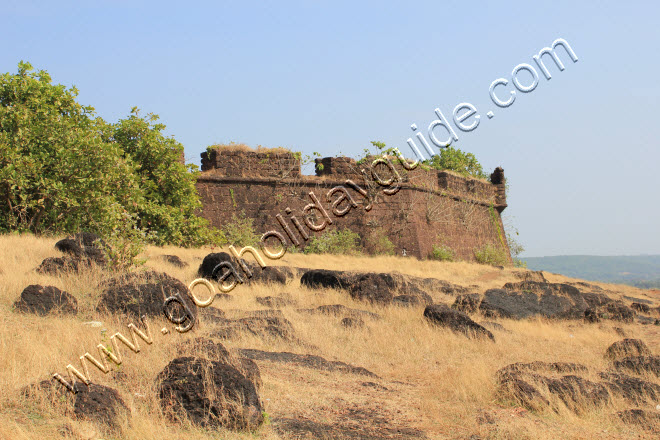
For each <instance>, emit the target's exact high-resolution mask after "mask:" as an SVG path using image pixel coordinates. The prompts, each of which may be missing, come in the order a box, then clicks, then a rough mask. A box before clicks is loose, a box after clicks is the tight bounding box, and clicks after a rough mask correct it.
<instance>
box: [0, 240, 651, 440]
mask: <svg viewBox="0 0 660 440" xmlns="http://www.w3.org/2000/svg"><path fill="white" fill-rule="evenodd" d="M54 242H55V239H52V238H51V239H46V238H35V237H33V236H29V235H28V236H13V235H12V236H0V280H1V282H0V312H2V313H3V315H4V316H5V319H4V320H3V323H2V324H0V353H2V356H1V357H0V389H2V390H3V392H2V394H1V395H0V438H2V439H5V438H7V439H42V438H62V435H61V434H60V433H59V432H60V430H61V429H62V427H63V426H65V425H68V426H70V428H71V432H73V434H72V435H71V436H70V437H69V438H106V439H107V438H127V439H163V438H186V439H211V438H231V439H242V438H245V439H247V438H263V439H276V438H286V437H281V436H279V435H278V434H277V432H276V431H275V429H274V428H273V425H267V426H263V427H262V428H260V429H259V430H258V431H257V432H255V433H230V432H223V433H219V434H218V433H217V432H213V431H206V430H203V429H200V428H196V427H194V426H190V425H185V424H183V425H177V424H174V423H171V422H169V421H168V420H167V419H166V418H164V417H163V416H162V414H161V411H160V408H159V405H158V401H157V399H156V397H155V385H154V378H155V377H156V375H157V374H158V372H159V371H161V370H162V369H163V367H164V366H165V365H166V364H167V363H168V362H169V361H170V360H171V359H172V358H174V357H176V354H177V350H178V346H179V344H180V343H181V342H182V341H185V340H186V339H188V338H193V337H198V336H203V335H208V334H209V333H210V332H211V330H212V329H211V327H210V325H208V324H205V322H204V321H202V323H201V324H200V325H199V326H197V327H196V329H195V330H194V331H191V332H189V333H187V334H183V335H181V334H178V333H176V332H171V333H170V334H168V335H162V334H161V333H160V331H159V329H161V328H162V327H164V326H168V327H171V324H168V323H166V322H165V321H164V320H159V319H153V320H150V321H149V326H150V329H151V333H152V335H153V337H154V343H153V344H152V345H146V344H143V343H141V346H143V348H142V351H141V352H140V353H138V354H135V353H132V352H130V351H127V354H126V355H125V361H124V363H123V364H122V366H121V368H120V369H119V370H120V372H121V374H116V373H114V372H111V373H109V374H107V375H104V374H102V373H101V372H100V371H97V370H95V369H94V368H90V373H91V375H92V376H93V380H94V381H95V382H98V383H101V384H104V385H108V386H111V387H113V388H116V389H117V390H118V391H119V392H120V393H121V395H122V397H123V398H124V400H125V402H126V403H127V405H128V406H129V407H130V408H131V410H132V412H133V416H132V421H131V423H130V425H126V426H125V427H124V428H123V430H122V431H121V432H120V433H118V432H115V433H105V434H104V433H103V432H102V430H101V428H100V427H98V426H95V425H93V424H91V423H88V422H81V421H75V420H71V419H69V418H68V417H66V416H65V415H64V412H63V408H62V406H61V405H58V404H51V403H50V402H38V401H34V400H28V399H25V398H22V397H20V393H19V389H20V388H21V387H23V386H25V385H27V384H30V383H33V382H36V381H39V380H42V379H46V378H48V377H49V375H50V374H52V373H53V372H60V373H64V372H65V369H64V367H65V366H66V365H67V364H68V363H74V364H76V363H77V362H78V358H79V356H81V355H82V354H83V353H84V352H85V351H90V350H91V349H92V348H93V347H95V346H96V344H98V343H99V342H100V341H101V340H102V334H101V328H94V327H91V326H89V325H85V324H84V323H85V322H87V321H91V320H98V321H102V323H103V327H102V328H106V329H107V330H108V332H107V333H108V334H111V333H112V332H114V331H117V330H121V329H126V324H127V323H128V322H127V321H126V320H125V319H124V318H123V317H121V316H99V315H98V314H97V313H96V312H95V310H94V309H95V306H96V303H97V301H98V297H99V294H100V292H99V291H98V290H97V289H96V286H97V284H98V282H99V281H100V280H101V279H102V277H103V274H102V273H101V272H100V271H91V272H88V273H85V274H81V275H70V276H62V277H51V276H45V275H39V274H37V273H36V272H34V268H35V267H36V266H37V265H38V264H39V263H40V262H41V260H42V259H43V258H46V257H48V256H55V255H57V251H56V250H55V249H54V248H53V244H54ZM210 251H211V249H208V248H207V249H180V248H174V247H164V248H156V247H150V248H148V250H147V255H146V256H147V257H148V258H149V261H148V262H147V264H146V266H147V267H148V268H153V269H155V270H159V271H164V272H167V273H168V274H170V275H172V276H174V277H176V278H178V279H180V280H182V281H183V282H184V283H189V282H190V281H192V280H193V279H194V278H196V270H197V267H198V265H199V263H200V262H201V260H202V258H203V257H204V256H205V255H206V254H207V253H208V252H210ZM215 251H217V249H216V250H215ZM165 254H175V255H178V256H179V257H180V258H181V259H182V260H183V261H185V262H187V263H189V266H188V267H187V268H184V269H178V268H175V267H174V266H172V265H170V264H168V263H166V262H164V261H163V260H162V259H161V258H160V256H161V255H165ZM274 263H275V264H290V265H293V266H301V267H314V268H327V269H350V270H362V271H378V272H388V271H391V270H392V269H394V268H396V270H397V271H399V272H402V273H406V274H409V275H415V276H424V277H435V278H439V279H444V280H447V281H450V282H453V283H456V284H460V285H464V286H471V285H475V286H478V287H476V288H475V290H476V291H482V290H485V289H487V288H492V287H501V286H502V285H503V284H504V283H505V282H509V281H517V278H516V277H515V275H514V272H515V271H516V270H518V269H506V270H499V269H494V268H492V267H488V266H482V265H476V264H469V263H462V262H457V263H447V262H437V261H417V260H414V259H404V258H399V257H341V256H332V255H323V256H320V255H303V254H287V255H286V256H285V257H284V258H283V260H279V261H275V262H274ZM547 276H548V278H550V279H551V280H552V281H555V282H557V281H565V280H568V279H567V278H566V277H562V276H558V275H551V274H548V275H547ZM29 284H42V285H54V286H56V287H59V288H61V289H63V290H67V291H68V292H70V293H71V294H73V295H74V296H76V297H77V299H78V305H79V314H78V315H77V316H75V317H59V316H48V317H38V316H34V315H23V314H19V313H15V312H13V311H12V303H13V302H14V301H15V300H16V299H17V297H18V296H19V295H20V292H21V291H22V289H23V288H25V287H26V286H27V285H29ZM593 284H598V285H601V286H602V287H604V288H606V289H608V290H610V291H613V292H615V295H632V296H637V297H651V296H652V295H654V296H655V298H652V299H653V300H655V301H656V302H657V301H658V299H660V298H658V294H652V293H649V291H641V290H639V289H635V288H632V287H625V286H613V285H607V284H602V283H593ZM200 289H201V288H200ZM200 292H201V290H200ZM281 293H287V294H289V295H290V296H291V298H292V299H293V300H295V301H296V303H297V304H296V306H291V307H285V308H284V309H282V311H283V313H284V315H285V316H286V317H287V318H288V319H289V320H290V321H291V322H292V323H293V325H294V327H295V330H296V333H297V335H298V337H299V338H300V339H302V340H303V342H304V344H305V345H304V346H303V345H299V344H297V343H289V342H285V341H282V340H277V339H263V338H258V337H256V336H252V335H247V334H246V335H242V336H241V337H240V338H238V339H233V340H231V341H228V342H227V343H226V344H225V345H226V346H227V347H228V348H256V349H262V350H269V351H291V352H295V353H309V354H316V355H321V356H323V357H325V358H326V359H329V360H340V361H343V362H347V363H350V364H353V365H357V366H361V367H364V368H367V369H368V370H370V371H372V372H374V373H376V374H377V375H379V376H380V379H372V378H368V377H365V376H358V375H353V374H344V373H336V372H335V373H331V372H326V371H320V370H312V369H308V368H303V367H295V366H291V365H286V364H281V363H273V362H259V366H260V368H261V372H262V377H263V382H264V386H263V389H262V391H261V397H262V399H263V401H264V405H265V410H266V412H267V413H268V414H269V416H270V418H271V419H274V420H277V419H282V418H308V419H311V420H315V421H317V422H319V423H328V424H330V425H334V426H346V427H350V426H355V425H356V424H364V423H371V424H375V425H379V423H380V424H381V425H383V426H385V425H391V426H396V427H408V428H415V429H419V430H421V431H423V432H425V433H426V435H427V436H428V437H429V438H456V439H459V438H470V436H471V435H477V436H480V437H481V438H491V439H527V438H530V439H531V438H534V439H536V438H540V439H558V438H562V439H563V438H567V439H584V438H599V439H601V438H609V439H615V438H617V439H618V438H626V439H628V438H630V439H632V438H652V437H651V436H650V434H648V433H646V432H645V431H642V430H638V429H635V428H633V427H630V426H626V425H623V424H622V423H621V422H619V421H618V419H615V418H613V417H612V416H611V415H612V414H613V413H614V412H616V411H619V410H623V409H627V408H629V407H630V405H627V404H625V403H624V402H618V401H615V402H614V403H613V405H612V406H610V407H607V408H604V409H600V410H586V411H585V413H584V414H582V415H580V416H576V415H574V414H573V413H570V412H568V411H560V412H559V413H554V412H551V411H547V412H543V413H538V414H537V413H531V412H527V411H525V410H522V409H520V408H517V407H516V406H515V405H512V404H511V402H508V401H506V400H503V399H501V398H500V397H499V396H498V395H497V393H496V386H495V385H496V384H495V378H494V373H495V371H497V370H498V369H499V368H502V367H503V366H505V365H507V364H510V363H513V362H527V361H535V360H540V361H564V362H578V363H582V364H584V365H586V366H588V367H589V369H590V371H591V374H594V375H595V374H596V373H597V372H598V371H603V370H604V369H606V368H607V364H606V362H605V360H604V359H603V353H604V352H605V349H606V348H607V347H608V346H609V345H610V344H611V343H613V342H615V341H617V340H619V339H621V338H620V337H619V336H617V334H616V333H615V331H614V326H615V324H612V323H609V322H604V323H602V324H595V325H584V324H582V323H580V322H568V321H565V322H552V321H547V320H525V321H513V320H497V322H498V323H500V324H501V325H503V326H504V327H505V328H506V329H508V330H509V331H510V333H503V332H497V333H496V334H495V335H496V338H497V342H496V343H494V344H493V343H491V342H489V341H485V340H472V339H467V338H465V337H463V336H461V335H457V334H454V333H451V332H449V331H446V330H442V329H438V328H434V327H431V326H429V325H428V324H427V323H426V322H425V320H424V319H423V318H422V316H421V312H422V310H421V309H402V308H395V307H386V308H380V307H375V306H370V305H367V304H363V303H356V302H354V301H352V300H351V299H350V298H349V297H348V296H347V295H346V294H344V293H342V292H339V291H334V290H326V291H311V290H308V289H305V288H303V287H301V286H300V285H299V282H298V281H295V282H293V283H292V284H289V285H287V286H267V285H253V286H249V287H247V286H239V287H237V288H236V289H235V290H234V291H233V292H232V294H233V296H234V299H233V300H232V301H221V300H216V301H215V302H214V303H213V305H212V307H219V308H222V309H223V310H225V311H226V313H227V314H228V315H229V316H241V314H242V311H245V310H255V309H262V308H263V307H262V306H260V305H258V304H257V303H256V301H255V297H257V296H268V295H271V296H272V295H278V294H281ZM201 295H202V293H200V294H199V296H201ZM434 300H435V301H437V302H451V301H453V298H452V297H449V296H444V295H439V296H436V297H435V298H434ZM321 304H345V305H347V306H349V307H353V308H360V309H364V310H370V311H374V312H376V313H379V314H380V315H381V316H382V319H381V320H377V321H367V324H366V326H365V327H364V328H362V329H351V330H346V329H345V328H343V327H342V326H341V325H340V324H339V321H340V318H335V317H328V316H323V315H309V314H304V313H299V312H298V311H297V309H298V308H306V307H316V306H318V305H321ZM618 327H621V328H623V330H624V331H625V332H626V333H627V334H628V335H630V337H639V338H641V339H643V340H644V341H645V342H646V343H647V344H648V345H649V347H650V348H651V350H652V351H653V352H655V353H660V337H659V333H660V331H659V330H658V327H654V326H640V325H637V324H621V325H618ZM113 368H114V367H113ZM588 378H595V377H592V376H588ZM365 382H375V383H377V384H378V385H379V386H380V387H379V386H376V387H374V386H370V385H365ZM383 387H384V388H383ZM647 409H648V408H647ZM483 414H488V415H489V417H491V418H492V419H493V420H494V421H495V422H496V423H486V424H479V423H478V419H479V417H482V416H483ZM362 416H364V417H365V420H366V422H358V421H359V420H361V419H360V417H362ZM218 435H219V437H218ZM645 436H646V437H645Z"/></svg>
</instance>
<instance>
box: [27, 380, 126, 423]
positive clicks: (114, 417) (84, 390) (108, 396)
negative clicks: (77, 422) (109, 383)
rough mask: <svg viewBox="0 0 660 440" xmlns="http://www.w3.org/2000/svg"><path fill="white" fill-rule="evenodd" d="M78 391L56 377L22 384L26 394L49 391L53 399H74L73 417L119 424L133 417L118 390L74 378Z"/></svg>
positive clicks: (34, 395) (33, 394) (28, 395)
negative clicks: (71, 390) (25, 385)
mask: <svg viewBox="0 0 660 440" xmlns="http://www.w3.org/2000/svg"><path fill="white" fill-rule="evenodd" d="M73 389H74V391H75V393H72V392H70V391H69V390H67V389H66V388H65V387H64V386H63V385H62V384H60V383H59V382H58V381H57V380H55V379H50V380H44V381H41V382H39V383H36V384H33V385H30V386H28V387H25V388H23V390H22V394H23V395H24V396H26V397H36V396H37V393H42V394H46V395H47V396H48V397H49V398H50V399H52V400H59V401H62V400H64V401H67V402H69V403H71V404H72V405H71V407H69V408H72V414H71V415H73V417H75V418H77V419H84V420H90V421H93V422H99V423H103V424H105V425H107V426H109V427H116V426H118V425H120V424H121V422H122V420H126V419H128V418H129V417H130V414H131V412H130V410H129V409H128V407H127V406H126V404H125V403H124V401H123V399H122V398H121V396H120V395H119V392H117V390H115V389H113V388H110V387H106V386H103V385H99V384H95V383H90V384H89V385H85V384H84V383H82V382H74V384H73ZM67 411H68V410H67Z"/></svg>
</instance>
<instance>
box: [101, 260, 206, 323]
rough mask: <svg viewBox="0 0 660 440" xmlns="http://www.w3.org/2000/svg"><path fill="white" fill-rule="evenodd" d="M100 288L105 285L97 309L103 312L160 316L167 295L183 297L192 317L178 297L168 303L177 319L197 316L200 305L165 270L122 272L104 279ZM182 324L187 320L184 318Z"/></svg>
mask: <svg viewBox="0 0 660 440" xmlns="http://www.w3.org/2000/svg"><path fill="white" fill-rule="evenodd" d="M99 288H101V289H103V293H102V294H101V299H100V301H99V304H98V306H97V307H96V310H97V311H99V312H102V313H113V314H119V315H127V316H129V317H130V318H131V319H136V318H139V317H141V316H142V315H147V316H159V317H160V316H163V304H164V302H165V299H166V298H168V297H172V296H174V297H177V298H180V299H181V300H182V301H183V303H184V304H185V305H186V306H187V308H188V310H189V311H190V313H191V315H192V318H190V317H188V316H187V312H186V311H185V310H184V309H183V307H182V306H181V305H180V303H179V302H176V301H173V302H171V303H170V305H169V307H168V313H169V314H170V316H172V317H173V318H174V319H178V318H183V317H186V320H188V319H192V320H193V321H194V320H196V319H197V306H196V305H195V303H194V301H193V300H192V297H191V296H190V292H189V290H188V288H187V287H186V286H185V285H184V284H183V283H182V282H181V281H179V280H177V279H176V278H173V277H171V276H169V275H167V274H165V273H162V272H155V271H148V272H143V273H129V274H125V275H120V276H118V277H115V278H112V279H109V280H107V281H105V282H103V283H102V284H101V285H100V286H99ZM182 325H187V324H186V323H185V322H184V323H183V324H182Z"/></svg>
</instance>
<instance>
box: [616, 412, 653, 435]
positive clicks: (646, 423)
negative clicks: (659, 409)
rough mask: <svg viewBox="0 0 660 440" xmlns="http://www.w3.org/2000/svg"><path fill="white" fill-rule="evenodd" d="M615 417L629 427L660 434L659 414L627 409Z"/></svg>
mask: <svg viewBox="0 0 660 440" xmlns="http://www.w3.org/2000/svg"><path fill="white" fill-rule="evenodd" d="M616 415H617V416H618V417H619V418H620V419H621V420H622V421H623V422H624V423H627V424H629V425H638V426H641V427H642V428H643V429H645V430H648V431H652V432H656V433H660V414H658V413H656V412H652V411H646V410H643V409H637V408H634V409H627V410H625V411H619V412H618V413H616Z"/></svg>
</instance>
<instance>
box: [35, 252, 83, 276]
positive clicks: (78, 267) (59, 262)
mask: <svg viewBox="0 0 660 440" xmlns="http://www.w3.org/2000/svg"><path fill="white" fill-rule="evenodd" d="M89 267H90V262H89V260H87V259H84V260H83V259H80V258H77V257H72V256H70V255H65V256H64V257H48V258H46V259H44V260H43V261H42V262H41V264H40V265H39V266H38V267H37V269H36V270H37V272H38V273H40V274H44V275H58V274H60V273H66V272H80V271H82V270H85V269H88V268H89Z"/></svg>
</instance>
